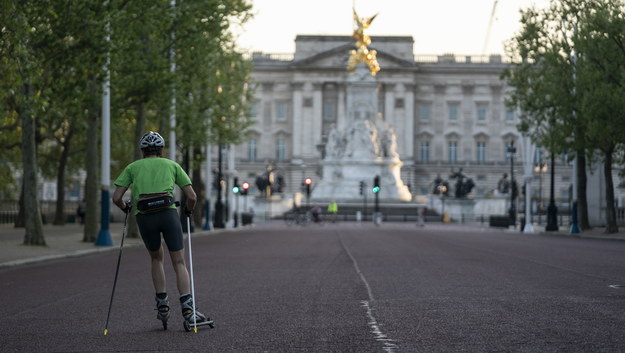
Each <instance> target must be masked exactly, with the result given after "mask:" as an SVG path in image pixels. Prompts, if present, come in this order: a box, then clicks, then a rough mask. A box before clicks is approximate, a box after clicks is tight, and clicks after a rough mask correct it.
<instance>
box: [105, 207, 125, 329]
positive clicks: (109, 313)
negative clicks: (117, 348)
mask: <svg viewBox="0 0 625 353" xmlns="http://www.w3.org/2000/svg"><path fill="white" fill-rule="evenodd" d="M127 207H128V212H126V218H124V229H123V230H122V242H121V244H120V245H119V257H118V258H117V269H115V280H114V281H113V291H112V292H111V301H110V302H109V311H108V314H107V315H106V325H104V336H106V334H107V333H109V330H108V327H109V318H110V317H111V307H112V306H113V296H114V295H115V286H117V276H118V275H119V263H120V262H121V261H122V249H123V248H124V238H125V237H126V222H127V221H128V214H129V213H130V211H131V209H132V206H130V205H129V204H127Z"/></svg>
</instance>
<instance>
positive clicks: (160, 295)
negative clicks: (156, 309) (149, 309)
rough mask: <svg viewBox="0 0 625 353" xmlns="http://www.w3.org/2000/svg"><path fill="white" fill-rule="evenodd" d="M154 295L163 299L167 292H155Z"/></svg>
mask: <svg viewBox="0 0 625 353" xmlns="http://www.w3.org/2000/svg"><path fill="white" fill-rule="evenodd" d="M156 297H157V298H158V299H165V298H167V293H156Z"/></svg>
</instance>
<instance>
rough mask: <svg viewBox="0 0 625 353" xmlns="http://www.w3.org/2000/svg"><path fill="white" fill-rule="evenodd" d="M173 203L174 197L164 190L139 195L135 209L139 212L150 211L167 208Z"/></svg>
mask: <svg viewBox="0 0 625 353" xmlns="http://www.w3.org/2000/svg"><path fill="white" fill-rule="evenodd" d="M173 204H174V198H173V197H171V196H169V194H168V193H166V192H160V193H156V194H141V195H139V202H138V203H137V209H138V210H139V211H141V212H151V211H158V210H162V209H166V208H169V207H170V206H171V205H173Z"/></svg>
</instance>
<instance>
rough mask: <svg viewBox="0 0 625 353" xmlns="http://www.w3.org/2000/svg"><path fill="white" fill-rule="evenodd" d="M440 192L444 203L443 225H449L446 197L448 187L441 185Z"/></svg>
mask: <svg viewBox="0 0 625 353" xmlns="http://www.w3.org/2000/svg"><path fill="white" fill-rule="evenodd" d="M438 192H439V194H440V195H441V200H442V202H443V207H442V211H441V213H442V215H443V216H442V221H443V223H449V221H448V219H449V216H447V213H445V196H446V195H447V186H445V185H439V186H438Z"/></svg>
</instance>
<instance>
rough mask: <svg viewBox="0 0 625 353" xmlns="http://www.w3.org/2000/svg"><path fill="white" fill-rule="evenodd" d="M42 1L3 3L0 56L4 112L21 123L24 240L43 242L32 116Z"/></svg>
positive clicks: (39, 95)
mask: <svg viewBox="0 0 625 353" xmlns="http://www.w3.org/2000/svg"><path fill="white" fill-rule="evenodd" d="M41 3H43V1H42V2H36V3H35V4H25V3H22V2H19V1H7V2H3V3H2V8H0V13H2V14H1V15H0V16H2V17H0V18H1V19H2V23H3V27H2V37H1V38H2V39H1V41H0V54H1V55H0V56H1V57H2V58H3V63H4V64H6V66H3V67H2V69H0V70H2V77H3V80H2V81H3V82H2V85H3V87H2V88H3V89H6V90H7V92H8V93H7V94H6V96H5V97H6V98H5V99H6V101H7V102H8V104H7V105H6V106H5V107H6V108H5V109H6V110H5V114H8V116H16V117H17V118H18V119H19V121H20V127H21V138H22V143H21V151H22V169H23V175H22V197H21V199H22V202H23V207H24V209H25V210H26V212H24V226H25V234H24V244H26V245H44V246H45V245H46V242H45V239H44V236H43V230H42V221H41V213H40V208H39V199H38V196H37V190H38V188H36V187H32V186H33V185H37V181H38V180H37V179H38V178H37V174H38V173H37V151H36V143H35V135H36V131H37V127H36V119H35V117H36V116H37V115H38V113H39V112H40V111H41V109H42V108H43V106H45V103H46V101H45V98H43V96H44V95H43V92H42V89H43V87H42V86H41V85H40V83H41V81H40V78H41V76H42V66H41V57H40V56H39V55H40V52H39V51H38V48H39V47H40V46H42V45H43V43H44V42H45V40H46V34H47V33H46V32H47V28H46V27H47V26H46V18H45V11H42V6H37V5H41Z"/></svg>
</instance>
